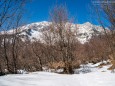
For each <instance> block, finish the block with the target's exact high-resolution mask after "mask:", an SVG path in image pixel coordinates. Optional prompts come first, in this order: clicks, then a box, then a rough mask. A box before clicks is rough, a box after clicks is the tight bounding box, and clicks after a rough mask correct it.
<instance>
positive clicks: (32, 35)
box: [8, 21, 104, 44]
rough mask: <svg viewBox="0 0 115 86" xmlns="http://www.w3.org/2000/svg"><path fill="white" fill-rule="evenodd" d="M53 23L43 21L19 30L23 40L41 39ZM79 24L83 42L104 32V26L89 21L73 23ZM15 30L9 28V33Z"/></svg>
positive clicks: (79, 39) (79, 35) (73, 25)
mask: <svg viewBox="0 0 115 86" xmlns="http://www.w3.org/2000/svg"><path fill="white" fill-rule="evenodd" d="M50 24H51V22H47V21H43V22H36V23H31V24H27V25H25V26H22V27H20V29H19V30H18V32H19V33H20V35H22V36H23V38H22V39H23V40H25V39H29V40H30V41H34V40H35V39H36V40H41V34H42V33H41V32H42V31H46V30H47V27H48V26H49V25H50ZM76 26H77V28H78V29H77V39H78V41H80V42H81V43H82V44H83V43H85V42H88V41H89V40H90V39H91V37H92V36H93V35H99V34H102V33H103V32H104V30H103V29H102V27H100V26H96V25H93V24H91V23H89V22H86V23H84V24H72V27H71V28H72V29H75V28H76ZM12 33H13V30H9V31H8V34H12Z"/></svg>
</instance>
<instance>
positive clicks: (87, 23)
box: [84, 22, 92, 25]
mask: <svg viewBox="0 0 115 86" xmlns="http://www.w3.org/2000/svg"><path fill="white" fill-rule="evenodd" d="M84 24H86V25H92V24H91V23H90V22H85V23H84Z"/></svg>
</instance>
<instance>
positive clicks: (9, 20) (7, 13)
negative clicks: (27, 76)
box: [0, 0, 26, 73]
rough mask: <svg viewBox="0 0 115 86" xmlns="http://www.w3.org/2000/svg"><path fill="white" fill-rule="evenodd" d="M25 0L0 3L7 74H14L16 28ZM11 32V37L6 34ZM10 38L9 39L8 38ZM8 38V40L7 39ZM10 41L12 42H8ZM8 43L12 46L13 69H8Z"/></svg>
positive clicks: (3, 0) (9, 64) (2, 0)
mask: <svg viewBox="0 0 115 86" xmlns="http://www.w3.org/2000/svg"><path fill="white" fill-rule="evenodd" d="M25 1H26V0H1V1H0V9H1V10H0V30H1V31H2V32H3V34H2V36H3V48H4V51H3V53H4V58H5V59H6V66H7V70H8V72H9V73H16V70H17V67H16V55H15V52H16V47H15V45H16V39H17V38H16V37H17V27H19V22H20V19H21V16H22V7H23V5H24V4H25ZM9 29H15V30H13V32H14V33H13V35H12V37H11V36H10V35H9V34H7V30H9ZM9 36H10V37H11V38H10V37H9ZM9 38H10V39H9ZM10 40H12V42H11V41H10ZM8 41H10V42H9V43H10V44H12V45H11V46H12V49H11V51H12V58H13V60H12V61H13V69H12V68H11V67H10V66H11V63H10V62H9V56H8V48H9V47H8V43H7V42H8Z"/></svg>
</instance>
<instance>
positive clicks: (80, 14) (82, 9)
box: [25, 0, 98, 24]
mask: <svg viewBox="0 0 115 86" xmlns="http://www.w3.org/2000/svg"><path fill="white" fill-rule="evenodd" d="M56 4H58V5H60V4H61V5H62V4H63V5H65V4H66V7H67V9H68V12H69V15H70V17H74V18H75V19H74V23H84V22H91V23H93V24H98V23H97V21H96V20H95V19H94V16H95V15H94V14H93V16H92V11H91V0H32V1H31V2H29V3H28V4H27V5H26V12H25V19H26V21H27V23H32V22H40V21H48V20H49V10H50V9H51V8H53V7H54V6H55V5H56Z"/></svg>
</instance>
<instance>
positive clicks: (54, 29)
mask: <svg viewBox="0 0 115 86" xmlns="http://www.w3.org/2000/svg"><path fill="white" fill-rule="evenodd" d="M50 16H51V22H52V23H51V25H50V27H49V29H48V31H45V32H44V38H45V42H46V43H47V44H48V45H49V46H50V48H51V49H53V50H56V52H58V53H59V55H60V57H62V58H61V60H62V61H63V62H64V64H65V67H64V72H65V73H73V69H72V60H73V58H74V55H73V52H74V51H75V47H76V30H75V29H71V28H72V23H70V21H69V18H68V13H67V9H66V8H65V7H64V6H62V5H60V6H55V7H54V9H53V10H51V12H50ZM51 49H50V50H51ZM50 52H51V51H50ZM50 56H51V57H52V58H53V59H55V57H54V56H53V54H50Z"/></svg>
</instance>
